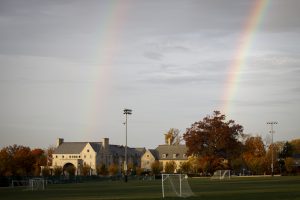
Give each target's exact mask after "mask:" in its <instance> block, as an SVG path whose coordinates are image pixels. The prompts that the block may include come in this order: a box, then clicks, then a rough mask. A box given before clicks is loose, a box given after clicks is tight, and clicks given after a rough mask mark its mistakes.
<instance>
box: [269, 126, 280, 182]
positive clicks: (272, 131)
mask: <svg viewBox="0 0 300 200" xmlns="http://www.w3.org/2000/svg"><path fill="white" fill-rule="evenodd" d="M267 124H269V125H270V126H271V130H270V133H271V137H272V143H271V145H272V149H271V154H272V162H271V171H272V176H274V164H273V162H274V146H273V134H274V133H275V131H274V128H273V126H274V125H275V124H278V122H267Z"/></svg>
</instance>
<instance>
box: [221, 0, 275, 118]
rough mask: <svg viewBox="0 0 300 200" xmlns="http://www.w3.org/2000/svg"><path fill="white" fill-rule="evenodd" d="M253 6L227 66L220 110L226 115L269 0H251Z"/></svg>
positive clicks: (229, 109) (228, 112)
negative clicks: (231, 59)
mask: <svg viewBox="0 0 300 200" xmlns="http://www.w3.org/2000/svg"><path fill="white" fill-rule="evenodd" d="M253 2H254V3H253V7H252V9H251V11H250V15H249V17H248V18H247V20H246V23H245V25H244V28H243V31H242V33H241V36H240V37H239V39H238V43H237V49H236V53H235V54H234V59H233V62H232V63H231V64H230V66H229V71H228V77H227V80H226V82H225V89H224V93H223V96H222V106H221V109H220V110H221V112H223V113H224V114H226V115H229V114H230V111H231V107H232V101H233V100H234V96H235V94H236V92H237V89H238V85H239V80H240V77H241V76H240V75H241V71H242V70H243V67H244V66H245V63H246V61H247V55H248V52H249V49H250V47H251V44H252V42H253V40H254V37H255V33H256V32H257V30H258V28H259V26H260V24H261V22H262V19H263V18H264V15H265V14H266V10H267V7H268V5H269V3H270V0H256V1H253Z"/></svg>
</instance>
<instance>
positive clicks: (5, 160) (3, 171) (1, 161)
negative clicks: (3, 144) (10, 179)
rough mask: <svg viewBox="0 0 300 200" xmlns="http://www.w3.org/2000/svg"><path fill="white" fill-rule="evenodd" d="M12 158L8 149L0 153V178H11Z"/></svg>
mask: <svg viewBox="0 0 300 200" xmlns="http://www.w3.org/2000/svg"><path fill="white" fill-rule="evenodd" d="M11 162H12V156H11V155H10V154H9V153H8V151H7V149H6V148H3V149H1V151H0V176H11V175H12V169H11Z"/></svg>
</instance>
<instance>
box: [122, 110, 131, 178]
mask: <svg viewBox="0 0 300 200" xmlns="http://www.w3.org/2000/svg"><path fill="white" fill-rule="evenodd" d="M123 111H124V113H123V114H124V115H125V117H126V121H125V126H126V143H125V160H124V173H125V174H124V175H125V182H127V115H131V114H132V110H131V109H127V108H125V109H124V110H123Z"/></svg>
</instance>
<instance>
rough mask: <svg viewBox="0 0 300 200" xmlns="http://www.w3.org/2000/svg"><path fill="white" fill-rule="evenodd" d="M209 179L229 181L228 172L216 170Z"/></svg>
mask: <svg viewBox="0 0 300 200" xmlns="http://www.w3.org/2000/svg"><path fill="white" fill-rule="evenodd" d="M211 179H220V180H223V179H230V170H217V171H215V173H214V175H213V176H212V177H211Z"/></svg>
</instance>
